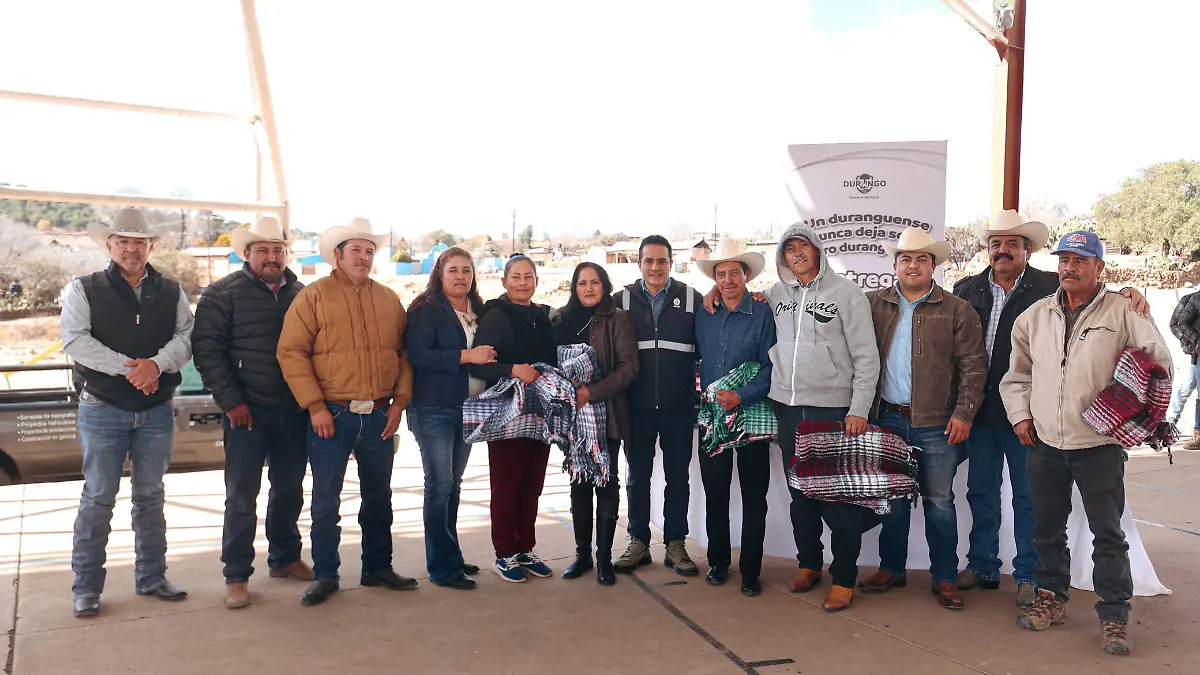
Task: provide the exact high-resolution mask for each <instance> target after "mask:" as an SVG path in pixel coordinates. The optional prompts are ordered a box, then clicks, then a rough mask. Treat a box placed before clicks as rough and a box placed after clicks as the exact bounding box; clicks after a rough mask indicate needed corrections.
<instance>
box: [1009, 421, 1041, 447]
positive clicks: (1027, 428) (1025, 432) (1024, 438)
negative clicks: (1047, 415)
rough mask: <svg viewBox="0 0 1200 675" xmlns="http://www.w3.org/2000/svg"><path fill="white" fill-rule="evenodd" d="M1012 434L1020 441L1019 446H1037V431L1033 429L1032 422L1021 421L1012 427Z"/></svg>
mask: <svg viewBox="0 0 1200 675" xmlns="http://www.w3.org/2000/svg"><path fill="white" fill-rule="evenodd" d="M1013 433H1015V434H1016V435H1017V438H1019V439H1021V445H1028V446H1029V447H1031V448H1032V447H1033V446H1035V445H1037V429H1034V428H1033V420H1021V421H1020V422H1017V423H1016V424H1014V425H1013Z"/></svg>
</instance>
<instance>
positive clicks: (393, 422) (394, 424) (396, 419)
mask: <svg viewBox="0 0 1200 675" xmlns="http://www.w3.org/2000/svg"><path fill="white" fill-rule="evenodd" d="M403 414H404V408H401V407H400V406H398V405H396V404H395V403H392V404H391V405H389V406H388V409H387V418H388V421H387V425H386V426H384V427H383V433H382V434H380V435H379V437H380V438H382V439H383V440H385V441H386V440H387V439H389V438H391V437H392V436H395V435H396V431H397V430H398V429H399V428H400V416H401V415H403Z"/></svg>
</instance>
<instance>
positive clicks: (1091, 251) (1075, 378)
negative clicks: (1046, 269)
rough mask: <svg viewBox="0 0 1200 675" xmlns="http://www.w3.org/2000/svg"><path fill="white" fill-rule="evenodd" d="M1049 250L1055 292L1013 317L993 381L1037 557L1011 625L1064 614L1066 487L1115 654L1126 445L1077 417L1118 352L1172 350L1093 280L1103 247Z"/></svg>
mask: <svg viewBox="0 0 1200 675" xmlns="http://www.w3.org/2000/svg"><path fill="white" fill-rule="evenodd" d="M1055 255H1057V256H1058V257H1059V258H1058V277H1059V280H1060V283H1061V285H1062V288H1061V289H1059V291H1058V292H1057V293H1055V294H1054V295H1053V296H1051V297H1048V298H1043V299H1042V300H1039V301H1038V302H1037V303H1035V304H1034V305H1033V306H1032V307H1031V308H1029V310H1027V311H1026V312H1024V313H1023V314H1021V316H1020V317H1019V318H1018V319H1017V320H1016V322H1015V323H1014V324H1013V329H1012V361H1011V364H1010V366H1009V370H1008V373H1006V374H1005V375H1004V379H1003V380H1001V382H1000V395H1001V396H1002V397H1003V400H1004V409H1005V410H1006V411H1007V412H1008V421H1009V422H1011V423H1012V425H1013V431H1014V433H1015V434H1016V436H1017V437H1018V438H1020V439H1021V442H1022V443H1023V444H1024V445H1025V446H1026V447H1028V448H1029V450H1028V452H1029V455H1028V460H1027V461H1028V463H1029V484H1030V496H1031V498H1032V502H1033V515H1034V521H1035V526H1034V535H1033V544H1034V547H1035V548H1036V549H1037V556H1038V557H1037V565H1036V566H1035V568H1034V574H1033V576H1034V583H1036V584H1037V600H1036V601H1035V603H1034V604H1033V606H1032V607H1030V608H1028V609H1026V610H1025V613H1024V614H1022V615H1021V616H1019V617H1017V625H1019V626H1020V627H1022V628H1025V629H1028V630H1035V631H1043V630H1046V629H1047V628H1049V627H1050V626H1052V625H1056V624H1060V623H1062V622H1063V621H1064V620H1065V619H1066V603H1067V601H1068V600H1069V599H1070V592H1071V552H1070V550H1069V549H1068V548H1067V517H1068V516H1069V515H1070V513H1071V502H1072V487H1077V488H1078V489H1079V494H1080V497H1081V501H1082V502H1083V509H1084V511H1085V512H1086V514H1087V520H1088V526H1089V528H1090V529H1091V531H1092V544H1093V547H1094V551H1093V553H1092V562H1093V564H1094V568H1093V570H1092V582H1093V584H1094V587H1095V589H1096V595H1098V596H1100V601H1099V602H1097V603H1096V613H1097V614H1099V616H1100V624H1101V629H1100V633H1101V648H1102V649H1103V650H1104V651H1105V652H1107V653H1109V654H1113V655H1117V656H1124V655H1127V654H1129V611H1130V604H1129V600H1130V598H1132V597H1133V578H1132V576H1131V572H1130V568H1129V544H1128V543H1126V541H1125V532H1124V530H1123V529H1122V527H1121V516H1122V514H1123V513H1124V510H1125V459H1124V449H1123V448H1122V447H1121V445H1120V444H1118V443H1117V442H1116V440H1115V439H1114V438H1113V437H1112V436H1107V435H1103V434H1100V433H1098V432H1097V431H1096V430H1095V429H1093V428H1092V427H1091V426H1090V425H1089V424H1088V423H1087V421H1086V420H1085V419H1084V416H1083V413H1084V411H1085V410H1087V409H1088V408H1089V407H1090V406H1091V405H1092V404H1093V403H1094V402H1096V401H1097V399H1098V398H1099V396H1100V392H1101V391H1103V390H1104V389H1105V388H1106V387H1107V386H1108V385H1109V383H1110V382H1111V381H1112V380H1113V376H1114V374H1115V373H1116V371H1117V360H1118V359H1119V358H1120V357H1121V354H1122V352H1123V351H1124V350H1126V349H1129V348H1133V349H1140V350H1144V351H1145V352H1146V354H1147V355H1148V356H1149V357H1150V358H1152V359H1154V360H1155V361H1157V362H1158V365H1160V366H1162V367H1163V368H1165V369H1166V371H1167V372H1168V373H1169V372H1171V352H1170V350H1169V349H1168V348H1167V346H1166V343H1165V342H1164V340H1163V337H1162V335H1161V334H1159V332H1158V328H1156V327H1155V325H1154V322H1153V321H1151V320H1149V319H1147V318H1144V317H1141V316H1138V315H1136V314H1135V313H1133V312H1129V311H1127V309H1126V303H1125V300H1124V299H1122V298H1121V296H1120V295H1118V294H1117V293H1113V292H1109V291H1108V290H1107V289H1106V287H1105V285H1104V284H1103V283H1101V282H1100V277H1101V275H1102V274H1103V272H1104V245H1103V244H1102V243H1101V242H1100V239H1099V237H1097V236H1096V235H1095V233H1092V232H1071V233H1068V234H1067V235H1065V236H1064V237H1063V238H1062V240H1061V241H1059V243H1058V248H1057V250H1056V251H1055Z"/></svg>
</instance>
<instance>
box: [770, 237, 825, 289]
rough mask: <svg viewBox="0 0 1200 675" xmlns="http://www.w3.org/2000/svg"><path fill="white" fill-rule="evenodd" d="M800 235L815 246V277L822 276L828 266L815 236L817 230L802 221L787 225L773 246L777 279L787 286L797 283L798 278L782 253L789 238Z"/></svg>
mask: <svg viewBox="0 0 1200 675" xmlns="http://www.w3.org/2000/svg"><path fill="white" fill-rule="evenodd" d="M801 237H802V238H804V239H807V240H808V241H809V243H811V244H812V245H813V246H816V247H817V252H818V253H817V255H818V256H819V259H818V265H819V268H818V269H817V279H820V278H822V277H824V276H825V272H826V271H827V270H828V269H829V266H828V265H827V264H826V263H825V252H824V251H822V250H821V240H820V239H818V238H817V231H816V230H814V229H812V228H811V227H809V226H808V225H805V224H804V223H795V224H793V225H789V226H788V228H787V229H786V230H784V231H783V236H782V237H780V238H779V244H778V245H776V246H775V269H776V271H778V272H779V280H780V281H782V282H783V283H785V284H788V285H789V286H791V285H795V284H799V283H800V280H799V279H797V278H796V275H795V274H792V270H791V268H790V267H788V264H787V261H786V260H784V257H783V254H784V251H785V250H786V249H787V243H788V241H789V240H792V239H798V238H801Z"/></svg>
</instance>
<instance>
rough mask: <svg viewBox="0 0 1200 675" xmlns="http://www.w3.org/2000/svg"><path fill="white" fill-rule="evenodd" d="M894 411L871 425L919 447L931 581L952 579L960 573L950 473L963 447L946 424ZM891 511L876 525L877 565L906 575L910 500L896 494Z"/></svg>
mask: <svg viewBox="0 0 1200 675" xmlns="http://www.w3.org/2000/svg"><path fill="white" fill-rule="evenodd" d="M910 422H911V420H910V419H909V418H907V417H905V416H903V415H901V414H900V413H898V412H890V411H885V412H883V413H882V414H881V415H880V416H879V418H878V419H877V420H875V424H877V425H879V426H881V427H883V428H884V429H889V430H891V431H894V432H896V433H897V434H899V435H900V436H901V438H904V439H905V440H906V441H908V443H909V444H910V445H915V446H917V447H919V448H921V452H918V453H917V461H918V462H919V467H918V469H919V472H920V475H919V477H918V482H919V483H920V486H921V506H922V507H923V510H924V511H925V542H926V543H927V544H928V545H929V573H930V574H931V575H932V576H933V583H935V584H938V583H952V582H954V581H955V579H956V578H957V576H958V515H957V513H956V512H955V509H954V474H955V473H957V472H958V465H959V462H961V461H962V458H963V452H964V448H963V447H962V445H950V444H949V443H947V442H946V439H947V438H948V437H947V436H946V434H945V431H946V428H945V427H942V426H934V427H914V426H912V424H911V423H910ZM891 507H892V510H891V512H890V513H888V514H887V515H885V516H883V519H882V523H883V527H881V528H880V530H879V568H880V569H882V570H883V571H885V572H889V573H891V574H896V575H904V574H905V572H906V570H907V567H908V533H909V528H910V526H911V525H912V505H911V504H910V503H909V501H908V500H907V499H894V500H892V503H891Z"/></svg>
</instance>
